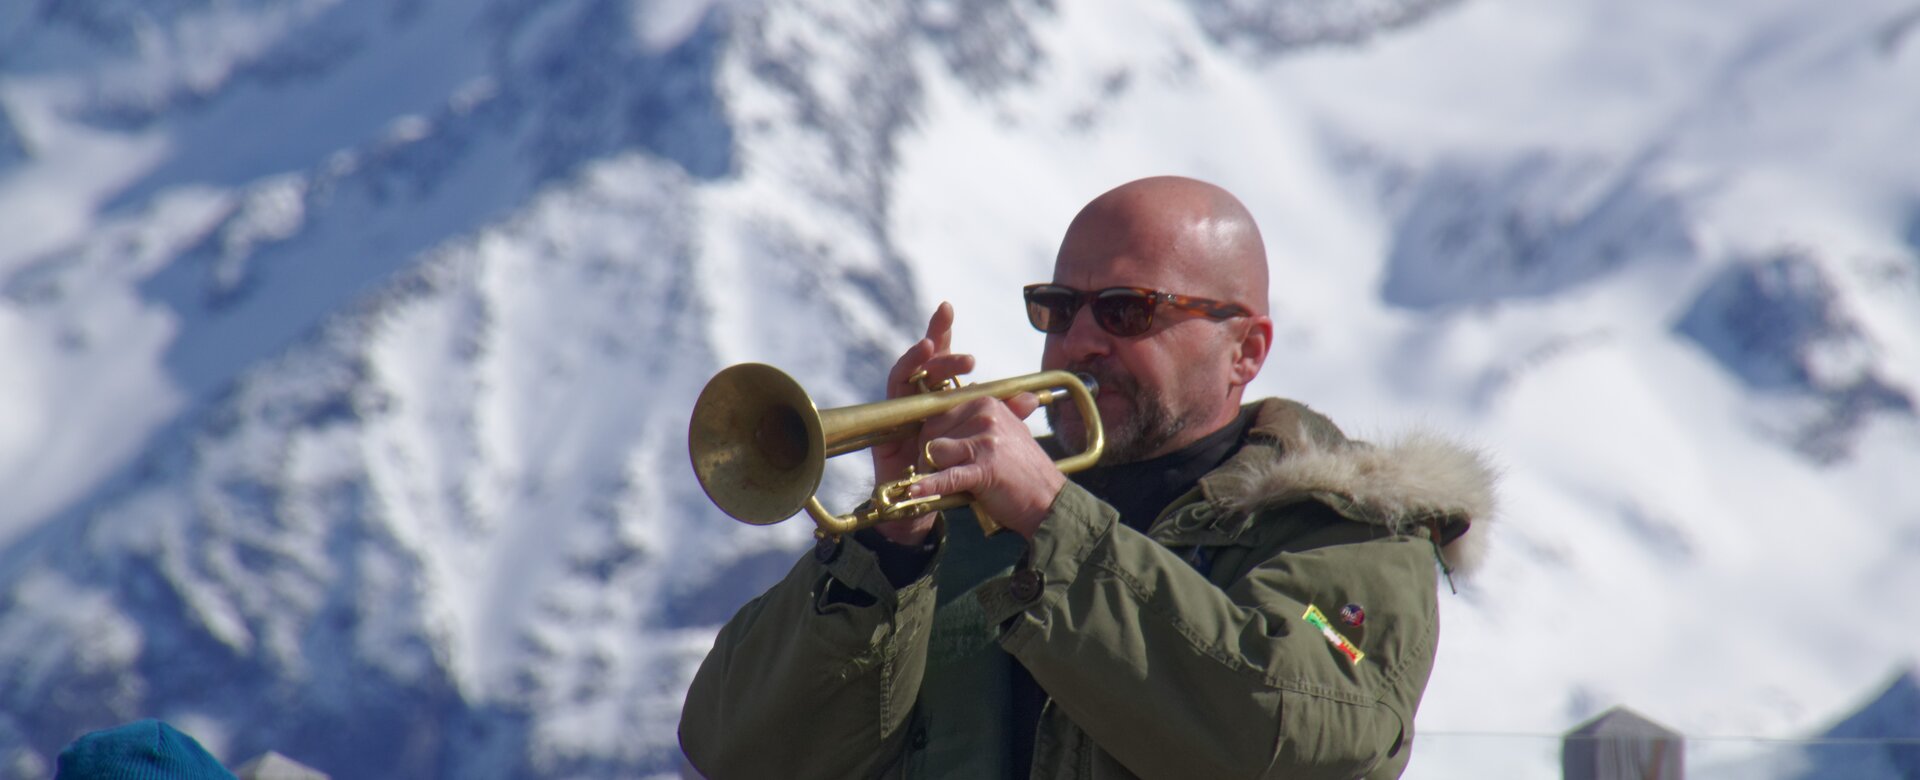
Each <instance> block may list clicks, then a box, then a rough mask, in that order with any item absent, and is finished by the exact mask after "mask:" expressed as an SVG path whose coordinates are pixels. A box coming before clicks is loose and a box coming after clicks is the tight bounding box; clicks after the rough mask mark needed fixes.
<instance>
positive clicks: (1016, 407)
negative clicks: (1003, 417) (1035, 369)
mask: <svg viewBox="0 0 1920 780" xmlns="http://www.w3.org/2000/svg"><path fill="white" fill-rule="evenodd" d="M1038 408H1040V397H1039V396H1036V395H1034V394H1032V393H1021V394H1019V395H1016V396H1013V397H1012V398H1008V399H1007V409H1008V410H1010V411H1012V412H1013V416H1015V417H1018V418H1020V419H1022V420H1024V419H1026V418H1027V416H1028V415H1031V414H1033V410H1035V409H1038Z"/></svg>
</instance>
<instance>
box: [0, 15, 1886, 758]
mask: <svg viewBox="0 0 1920 780" xmlns="http://www.w3.org/2000/svg"><path fill="white" fill-rule="evenodd" d="M1917 25H1920V9H1916V8H1914V7H1913V6H1912V4H1911V3H1910V2H1905V1H1904V0H1867V1H1865V2H1858V3H1850V4H1845V6H1844V7H1840V6H1835V5H1834V4H1821V3H1813V2H1810V1H1809V0H1761V2H1752V1H1751V0H1747V1H1744V2H1735V1H1734V0H1692V2H1686V3H1677V4H1676V3H1628V4H1620V3H1610V2H1606V1H1605V0H1575V1H1574V2H1568V3H1559V4H1538V3H1527V2H1522V1H1521V0H1472V2H1465V3H1450V2H1423V1H1421V0H1367V2H1335V1H1332V0H1282V2H1276V3H1269V2H1254V1H1253V0H1137V1H1135V2H1127V3H1112V2H1096V1H1095V0H871V2H862V3H843V2H836V1H834V0H763V1H753V0H729V1H726V2H720V1H718V0H715V1H704V0H562V1H561V2H534V1H532V0H488V1H487V2H469V3H455V2H447V1H446V0H406V2H400V3H375V2H366V1H365V0H249V1H248V2H235V1H226V2H205V1H202V2H162V3H155V2H129V1H127V0H60V1H59V2H52V1H51V0H27V1H26V2H19V3H9V4H5V5H4V6H0V355H4V356H5V357H6V362H7V366H8V367H7V369H6V370H5V371H4V372H0V404H4V405H5V408H7V409H9V410H10V412H9V414H8V415H7V416H6V418H5V419H0V495H5V496H7V501H6V502H5V506H4V508H0V777H38V776H43V775H45V774H46V773H47V772H48V770H49V769H50V767H51V762H52V760H53V756H54V754H55V753H56V752H57V751H58V750H59V748H60V747H61V746H62V745H63V744H65V743H66V742H67V741H68V740H70V739H72V737H74V736H75V735H77V734H78V733H80V732H81V731H84V730H87V729H90V728H97V727H100V726H104V725H110V724H113V723H118V722H123V721H126V720H131V719H133V718H136V717H142V716H157V717H163V718H166V719H168V720H170V721H172V722H174V723H175V724H176V725H179V726H181V727H182V728H184V729H186V730H187V731H189V732H190V733H193V734H195V735H196V736H197V737H199V738H201V739H202V741H204V742H206V743H207V744H208V746H209V747H210V748H212V749H213V750H214V751H215V752H216V753H217V754H219V755H221V756H223V757H225V758H228V759H230V760H235V761H237V760H241V759H244V758H247V757H250V756H252V755H254V754H257V753H259V752H262V751H264V750H267V749H275V750H279V751H280V752H282V753H285V754H287V755H290V756H292V757H294V758H296V759H298V760H300V761H302V762H304V763H308V764H312V765H314V766H317V767H320V768H322V769H325V770H327V771H330V772H332V773H334V775H335V776H336V777H462V778H466V777H520V776H539V777H630V776H641V775H648V774H655V773H660V774H671V773H674V772H676V771H677V769H678V763H677V762H678V752H677V748H676V746H675V740H674V725H675V723H676V721H677V717H678V709H679V703H680V698H681V696H682V694H683V692H684V689H685V686H686V683H687V680H688V679H689V677H690V676H691V673H692V670H693V668H694V666H695V665H696V664H697V663H698V660H699V659H700V657H701V656H702V655H703V654H704V652H705V649H706V647H707V645H708V643H709V642H710V641H711V638H712V633H713V630H714V629H715V628H716V627H717V625H718V623H719V622H721V621H723V620H724V619H725V618H726V617H727V616H728V615H730V614H731V612H732V610H733V609H734V608H735V607H737V606H738V605H739V604H740V603H741V602H743V601H744V600H745V599H747V598H749V597H750V596H751V595H752V594H754V593H756V592H758V591H759V590H760V589H761V588H762V587H764V585H765V584H766V583H768V582H770V581H771V580H772V579H773V578H775V577H777V576H779V575H780V574H781V573H782V572H784V571H785V569H786V568H787V567H788V566H789V565H791V562H792V560H793V559H794V558H795V557H796V556H797V555H798V554H800V552H799V551H800V550H801V549H802V548H803V547H804V544H805V541H806V537H807V529H805V528H802V527H800V525H799V523H798V522H797V521H796V522H794V523H789V524H786V525H782V526H776V527H772V528H756V527H747V526H742V525H739V524H736V523H732V522H731V521H728V520H725V519H724V518H723V516H722V515H720V513H719V512H718V511H717V510H716V509H714V508H713V507H712V506H711V505H710V504H709V503H708V502H707V500H706V499H705V497H704V495H702V493H701V492H700V490H699V488H698V487H697V486H696V485H695V483H694V481H693V478H692V475H691V472H690V470H689V468H688V466H687V461H686V455H685V431H686V423H687V415H688V411H689V409H690V407H691V405H692V399H693V397H694V395H695V394H696V393H697V392H698V390H699V388H700V386H701V385H702V384H703V383H704V382H705V380H706V379H707V377H709V376H711V374H712V373H713V372H714V371H716V370H718V369H719V368H720V367H722V366H725V365H727V364H730V363H734V362H739V361H745V360H761V361H766V362H771V363H774V364H777V365H780V366H782V367H784V368H786V369H787V370H789V371H790V372H792V373H794V374H795V375H796V376H797V377H798V378H799V379H800V380H801V382H802V383H803V384H804V385H805V386H806V387H807V388H808V389H809V390H810V391H811V392H813V393H814V394H815V396H816V398H817V399H818V400H819V401H820V402H821V403H822V404H823V405H829V406H831V405H841V404H847V403H856V402H860V401H865V400H871V399H872V398H873V397H874V392H873V388H874V387H875V386H876V385H877V384H878V383H879V379H880V377H881V376H883V374H884V367H885V366H886V365H888V364H889V363H890V362H891V360H892V357H893V355H894V354H896V353H897V352H898V350H899V349H901V348H903V347H904V346H905V345H906V344H908V343H909V342H910V341H911V340H912V339H913V338H914V337H915V336H916V335H917V333H918V330H919V328H920V327H921V326H922V325H923V324H924V318H925V317H926V315H927V313H928V312H930V311H931V309H932V307H933V305H934V304H936V303H937V302H938V301H940V300H952V301H954V302H955V304H956V306H957V307H958V309H959V312H960V322H959V325H958V340H959V342H960V345H961V346H962V347H963V348H966V349H970V350H972V351H975V352H976V353H978V354H979V355H980V357H981V364H982V365H981V370H980V372H979V373H980V375H981V376H985V377H995V376H1005V375H1011V374H1014V373H1022V372H1025V371H1028V370H1031V369H1032V367H1033V366H1034V365H1035V364H1036V363H1037V361H1038V354H1039V340H1038V338H1037V336H1036V335H1035V334H1032V333H1031V331H1030V330H1029V329H1028V328H1027V327H1026V325H1025V324H1024V320H1023V318H1022V315H1021V314H1020V311H1019V304H1018V300H1017V295H1016V294H1015V292H1014V291H1015V290H1016V289H1017V287H1018V285H1019V284H1022V283H1025V282H1029V281H1034V280H1038V279H1042V278H1044V276H1045V274H1046V273H1047V269H1048V265H1049V262H1050V258H1051V255H1052V251H1053V248H1054V244H1055V242H1056V241H1057V240H1058V235H1059V232H1060V231H1061V230H1062V229H1063V228H1064V226H1065V224H1066V222H1067V220H1068V218H1070V217H1071V215H1072V214H1073V212H1074V211H1075V210H1077V209H1078V208H1079V206H1080V205H1081V204H1082V203H1084V202H1085V201H1086V200H1087V199H1088V198H1091V197H1092V196H1093V195H1095V194H1098V193H1099V192H1100V191H1102V190H1105V189H1106V188H1108V187H1111V186H1113V185H1115V184H1118V183H1120V182H1122V181H1125V180H1128V179H1131V178H1135V177H1137V176H1142V175H1148V174H1155V173H1184V174H1187V175H1193V176H1198V177H1201V178H1206V179H1210V180H1213V181H1216V182H1218V183H1220V184H1222V185H1225V186H1227V187H1228V188H1229V189H1232V190H1234V191H1235V192H1236V193H1239V194H1240V195H1242V197H1243V198H1244V199H1245V200H1246V201H1247V203H1248V204H1249V206H1250V207H1251V208H1252V209H1253V211H1254V212H1255V214H1256V216H1257V217H1258V218H1259V219H1260V221H1261V224H1262V227H1263V230H1264V231H1265V233H1266V236H1267V239H1268V242H1269V250H1270V254H1271V256H1272V264H1273V270H1274V278H1275V280H1276V282H1275V285H1274V289H1273V299H1272V304H1273V306H1274V310H1275V311H1276V318H1277V329H1278V332H1279V336H1280V339H1279V345H1278V349H1277V350H1276V353H1275V355H1274V358H1273V360H1272V362H1270V364H1269V366H1268V368H1267V371H1266V372H1265V373H1264V374H1263V376H1262V377H1261V379H1260V381H1259V383H1258V385H1257V386H1256V389H1257V390H1259V391H1261V392H1263V393H1270V394H1284V395H1288V396H1292V397H1296V398H1300V399H1302V400H1305V401H1308V402H1309V403H1312V404H1314V405H1315V406H1316V407H1318V408H1321V409H1322V410H1324V411H1327V412H1329V413H1330V414H1331V415H1332V416H1333V417H1334V418H1335V419H1336V420H1338V421H1340V422H1341V423H1342V424H1343V425H1345V426H1347V427H1348V428H1349V429H1350V430H1351V431H1354V432H1357V433H1360V434H1363V435H1368V436H1377V437H1390V436H1392V435H1394V434H1395V432H1396V431H1399V430H1403V429H1405V428H1408V427H1410V426H1416V425H1418V426H1424V427H1429V428H1438V429H1440V430H1442V431H1445V432H1448V433H1451V434H1453V435H1456V436H1460V437H1463V438H1466V439H1469V440H1471V441H1474V442H1477V443H1479V444H1480V445H1482V446H1484V447H1485V448H1486V449H1487V450H1488V451H1489V452H1491V453H1492V454H1493V455H1494V456H1495V457H1496V459H1497V460H1499V461H1500V462H1501V464H1502V465H1503V467H1504V470H1505V473H1506V481H1505V510H1504V514H1505V519H1504V522H1503V523H1502V526H1503V527H1504V532H1503V533H1502V534H1501V535H1500V536H1498V537H1497V538H1496V540H1495V544H1494V549H1493V553H1492V556H1491V557H1490V559H1489V562H1488V567H1487V570H1486V571H1485V572H1484V573H1483V575H1482V576H1481V577H1480V578H1479V579H1477V580H1476V581H1473V582H1468V583H1463V584H1462V587H1461V590H1460V593H1459V595H1457V596H1447V597H1444V599H1443V611H1444V619H1445V622H1446V628H1445V631H1444V632H1443V636H1444V639H1443V643H1442V648H1441V659H1440V665H1439V671H1438V673H1437V675H1436V678H1435V680H1434V683H1433V685H1432V687H1431V688H1430V690H1429V694H1428V697H1427V701H1426V704H1425V706H1424V707H1423V710H1422V712H1421V714H1420V719H1419V724H1418V725H1419V727H1420V731H1421V734H1420V736H1419V737H1417V741H1416V750H1417V753H1416V758H1415V759H1414V762H1413V767H1412V769H1411V771H1410V772H1409V776H1410V777H1427V778H1439V777H1544V776H1552V775H1553V773H1554V772H1557V769H1556V767H1557V766H1558V759H1557V750H1558V744H1557V741H1555V740H1554V739H1553V736H1554V735H1557V734H1558V733H1560V732H1561V731H1563V730H1565V729H1566V728H1568V727H1569V726H1571V725H1573V724H1576V723H1578V722H1580V721H1582V720H1584V719H1586V718H1588V717H1590V716H1592V715H1594V714H1596V713H1598V712H1600V711H1602V710H1604V709H1606V708H1607V707H1610V706H1612V705H1614V704H1628V705H1630V706H1632V707H1633V708H1634V709H1635V710H1637V711H1640V712H1642V713H1645V714H1647V715H1648V716H1650V717H1652V718H1654V719H1656V720H1659V721H1661V722H1663V723H1665V724H1667V725H1670V726H1673V727H1675V728H1679V729H1681V730H1682V731H1684V732H1686V733H1688V734H1689V735H1694V736H1701V737H1716V736H1717V737H1741V738H1744V741H1743V740H1739V739H1735V740H1728V741H1723V742H1713V741H1707V742H1705V743H1703V744H1695V745H1690V747H1689V753H1688V755H1689V760H1690V761H1691V762H1693V763H1695V764H1696V765H1697V766H1698V767H1699V769H1700V770H1701V771H1702V772H1705V773H1708V774H1711V773H1713V772H1715V771H1719V772H1721V773H1722V774H1723V775H1725V776H1751V774H1752V773H1754V772H1762V773H1767V774H1770V775H1771V776H1779V777H1798V776H1821V777H1825V776H1832V775H1830V774H1829V775H1819V774H1816V773H1817V772H1818V771H1821V770H1822V769H1825V770H1828V771H1834V770H1835V768H1836V767H1854V766H1858V767H1861V769H1860V770H1859V771H1862V772H1880V773H1882V774H1883V775H1887V776H1894V777H1914V776H1916V775H1915V772H1916V770H1915V769H1914V766H1915V765H1914V763H1913V761H1912V760H1911V759H1912V751H1911V750H1910V749H1907V748H1901V747H1899V745H1901V744H1905V743H1892V744H1891V745H1873V746H1872V747H1873V749H1875V750H1879V751H1880V752H1879V753H1876V754H1874V756H1875V757H1871V758H1868V759H1859V758H1856V757H1855V756H1857V753H1848V755H1847V756H1844V757H1843V756H1838V755H1836V754H1832V753H1828V754H1821V753H1819V752H1818V751H1819V750H1823V749H1825V750H1829V751H1831V750H1835V749H1842V748H1845V747H1847V746H1855V747H1857V746H1859V745H1861V744H1863V743H1861V742H1859V740H1861V739H1867V740H1872V739H1878V738H1883V737H1902V738H1908V739H1911V738H1913V737H1914V736H1915V735H1914V734H1913V732H1912V729H1911V723H1910V719H1908V720H1907V721H1903V720H1902V717H1904V716H1903V715H1902V713H1907V714H1910V713H1911V711H1912V693H1911V689H1912V677H1911V672H1910V671H1908V670H1911V668H1912V662H1913V659H1914V658H1915V657H1917V656H1920V631H1916V630H1915V629H1914V626H1916V625H1920V600H1917V599H1914V598H1912V597H1910V596H1908V595H1907V594H1911V593H1920V566H1917V565H1916V562H1920V484H1917V483H1916V480H1914V479H1913V477H1912V475H1914V474H1917V473H1920V423H1917V422H1916V418H1915V410H1916V406H1915V404H1916V398H1920V185H1916V184H1915V182H1920V155H1916V154H1914V153H1913V152H1912V151H1911V150H1912V148H1913V147H1912V142H1911V140H1910V139H1911V138H1915V137H1920V101H1916V100H1913V99H1912V96H1913V95H1915V94H1916V92H1915V90H1916V89H1920V33H1915V32H1914V30H1915V29H1916V26H1917ZM842 460H847V459H842ZM862 470H863V467H862V466H861V465H860V464H857V463H850V462H844V463H843V462H836V463H835V464H834V468H833V469H832V473H831V479H830V482H831V485H830V489H829V493H830V494H831V495H832V496H833V497H834V500H835V501H836V502H841V501H846V500H847V499H848V497H849V496H850V495H851V494H852V493H853V492H854V491H855V490H856V489H857V485H858V480H859V472H861V471H862ZM1903 671H1904V672H1905V673H1906V676H1905V677H1899V676H1897V675H1899V674H1901V673H1902V672H1903ZM1890 677H1893V679H1895V681H1896V682H1895V683H1894V685H1893V686H1892V687H1889V686H1888V683H1887V680H1888V679H1889V678H1890ZM1902 685H1904V686H1905V687H1904V688H1903V687H1901V686H1902ZM1863 706H1864V709H1861V708H1862V707H1863ZM1902 708H1905V709H1902ZM1856 710H1857V711H1858V712H1857V714H1856ZM1888 713H1891V714H1888ZM1903 723H1904V724H1905V725H1903ZM1528 735H1531V736H1528ZM1814 736H1825V737H1827V738H1828V739H1829V742H1828V743H1822V744H1821V745H1815V746H1812V747H1807V748H1804V751H1807V752H1794V753H1793V754H1792V756H1791V757H1789V758H1783V757H1782V755H1781V754H1780V752H1779V751H1781V750H1791V751H1802V750H1803V749H1802V748H1800V747H1798V746H1790V747H1781V746H1780V744H1779V743H1767V742H1758V741H1755V740H1754V738H1769V739H1778V738H1792V737H1814ZM1823 745H1824V747H1823ZM1903 751H1904V752H1903Z"/></svg>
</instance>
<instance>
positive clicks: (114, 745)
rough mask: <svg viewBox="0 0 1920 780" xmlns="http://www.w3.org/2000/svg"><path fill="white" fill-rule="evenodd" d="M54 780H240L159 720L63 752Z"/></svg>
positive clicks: (101, 734) (92, 737) (96, 735)
mask: <svg viewBox="0 0 1920 780" xmlns="http://www.w3.org/2000/svg"><path fill="white" fill-rule="evenodd" d="M59 766H60V768H59V769H58V770H55V773H54V776H53V777H54V780H236V778H234V776H233V773H232V772H229V771H227V768H226V767H223V766H221V765H220V762H218V761H215V760H214V759H213V756H212V755H211V754H209V753H207V749H206V748H203V747H200V743H198V742H195V741H194V740H193V737H189V736H187V735H185V734H182V733H180V732H179V731H177V730H175V729H174V728H173V727H172V726H169V725H167V724H165V723H161V722H160V721H157V720H141V721H134V722H132V723H129V724H127V725H125V726H116V727H114V728H110V729H106V730H104V731H95V732H93V733H91V734H87V735H84V736H82V737H80V738H79V739H76V740H74V741H73V744H71V745H68V746H67V748H66V749H65V750H62V751H60V765H59Z"/></svg>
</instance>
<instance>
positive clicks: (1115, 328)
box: [1093, 290, 1153, 337]
mask: <svg viewBox="0 0 1920 780" xmlns="http://www.w3.org/2000/svg"><path fill="white" fill-rule="evenodd" d="M1093 318H1094V319H1095V320H1097V321H1098V322H1099V323H1100V327H1102V328H1105V329H1106V331H1107V332H1108V333H1111V334H1113V335H1115V336H1123V337H1129V336H1138V335H1140V334H1142V333H1145V332H1147V328H1150V327H1152V326H1153V299H1152V298H1149V297H1147V296H1146V295H1143V294H1141V293H1139V292H1137V291H1134V290H1106V291H1104V292H1101V293H1100V297H1099V299H1097V300H1095V301H1094V302H1093Z"/></svg>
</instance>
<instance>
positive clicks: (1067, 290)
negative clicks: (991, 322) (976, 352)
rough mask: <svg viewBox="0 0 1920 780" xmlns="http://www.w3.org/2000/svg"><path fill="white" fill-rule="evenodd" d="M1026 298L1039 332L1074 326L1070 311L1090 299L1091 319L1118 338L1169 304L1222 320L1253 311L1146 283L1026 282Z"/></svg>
mask: <svg viewBox="0 0 1920 780" xmlns="http://www.w3.org/2000/svg"><path fill="white" fill-rule="evenodd" d="M1023 292H1025V294H1026V298H1027V321H1028V322H1031V323H1033V327H1034V329H1035V330H1038V331H1040V332H1041V333H1065V332H1067V329H1068V328H1071V327H1073V315H1075V314H1078V313H1080V307H1081V306H1083V305H1085V304H1086V303H1087V302H1088V301H1092V302H1093V321H1094V322H1096V323H1099V325H1100V329H1101V330H1104V331H1106V332H1108V333H1111V334H1113V335H1115V336H1119V337H1121V338H1132V337H1134V336H1138V335H1141V334H1143V333H1146V332H1147V331H1148V330H1150V329H1152V328H1153V313H1154V311H1155V310H1157V309H1159V308H1160V307H1161V306H1170V307H1172V308H1175V309H1179V310H1181V311H1185V312H1191V313H1194V314H1198V315H1200V316H1202V317H1207V318H1209V319H1216V320H1225V319H1231V318H1234V317H1247V316H1251V315H1252V314H1253V312H1252V311H1249V310H1248V309H1247V307H1245V306H1241V305H1240V304H1237V303H1226V302H1223V301H1216V300H1211V299H1208V298H1195V297H1193V296H1190V295H1174V294H1173V293H1165V292H1160V291H1159V290H1149V289H1147V288H1145V287H1108V288H1106V289H1104V290H1091V291H1088V290H1076V289H1073V288H1072V287H1067V286H1065V285H1059V284H1029V285H1027V286H1026V287H1025V288H1023Z"/></svg>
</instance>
